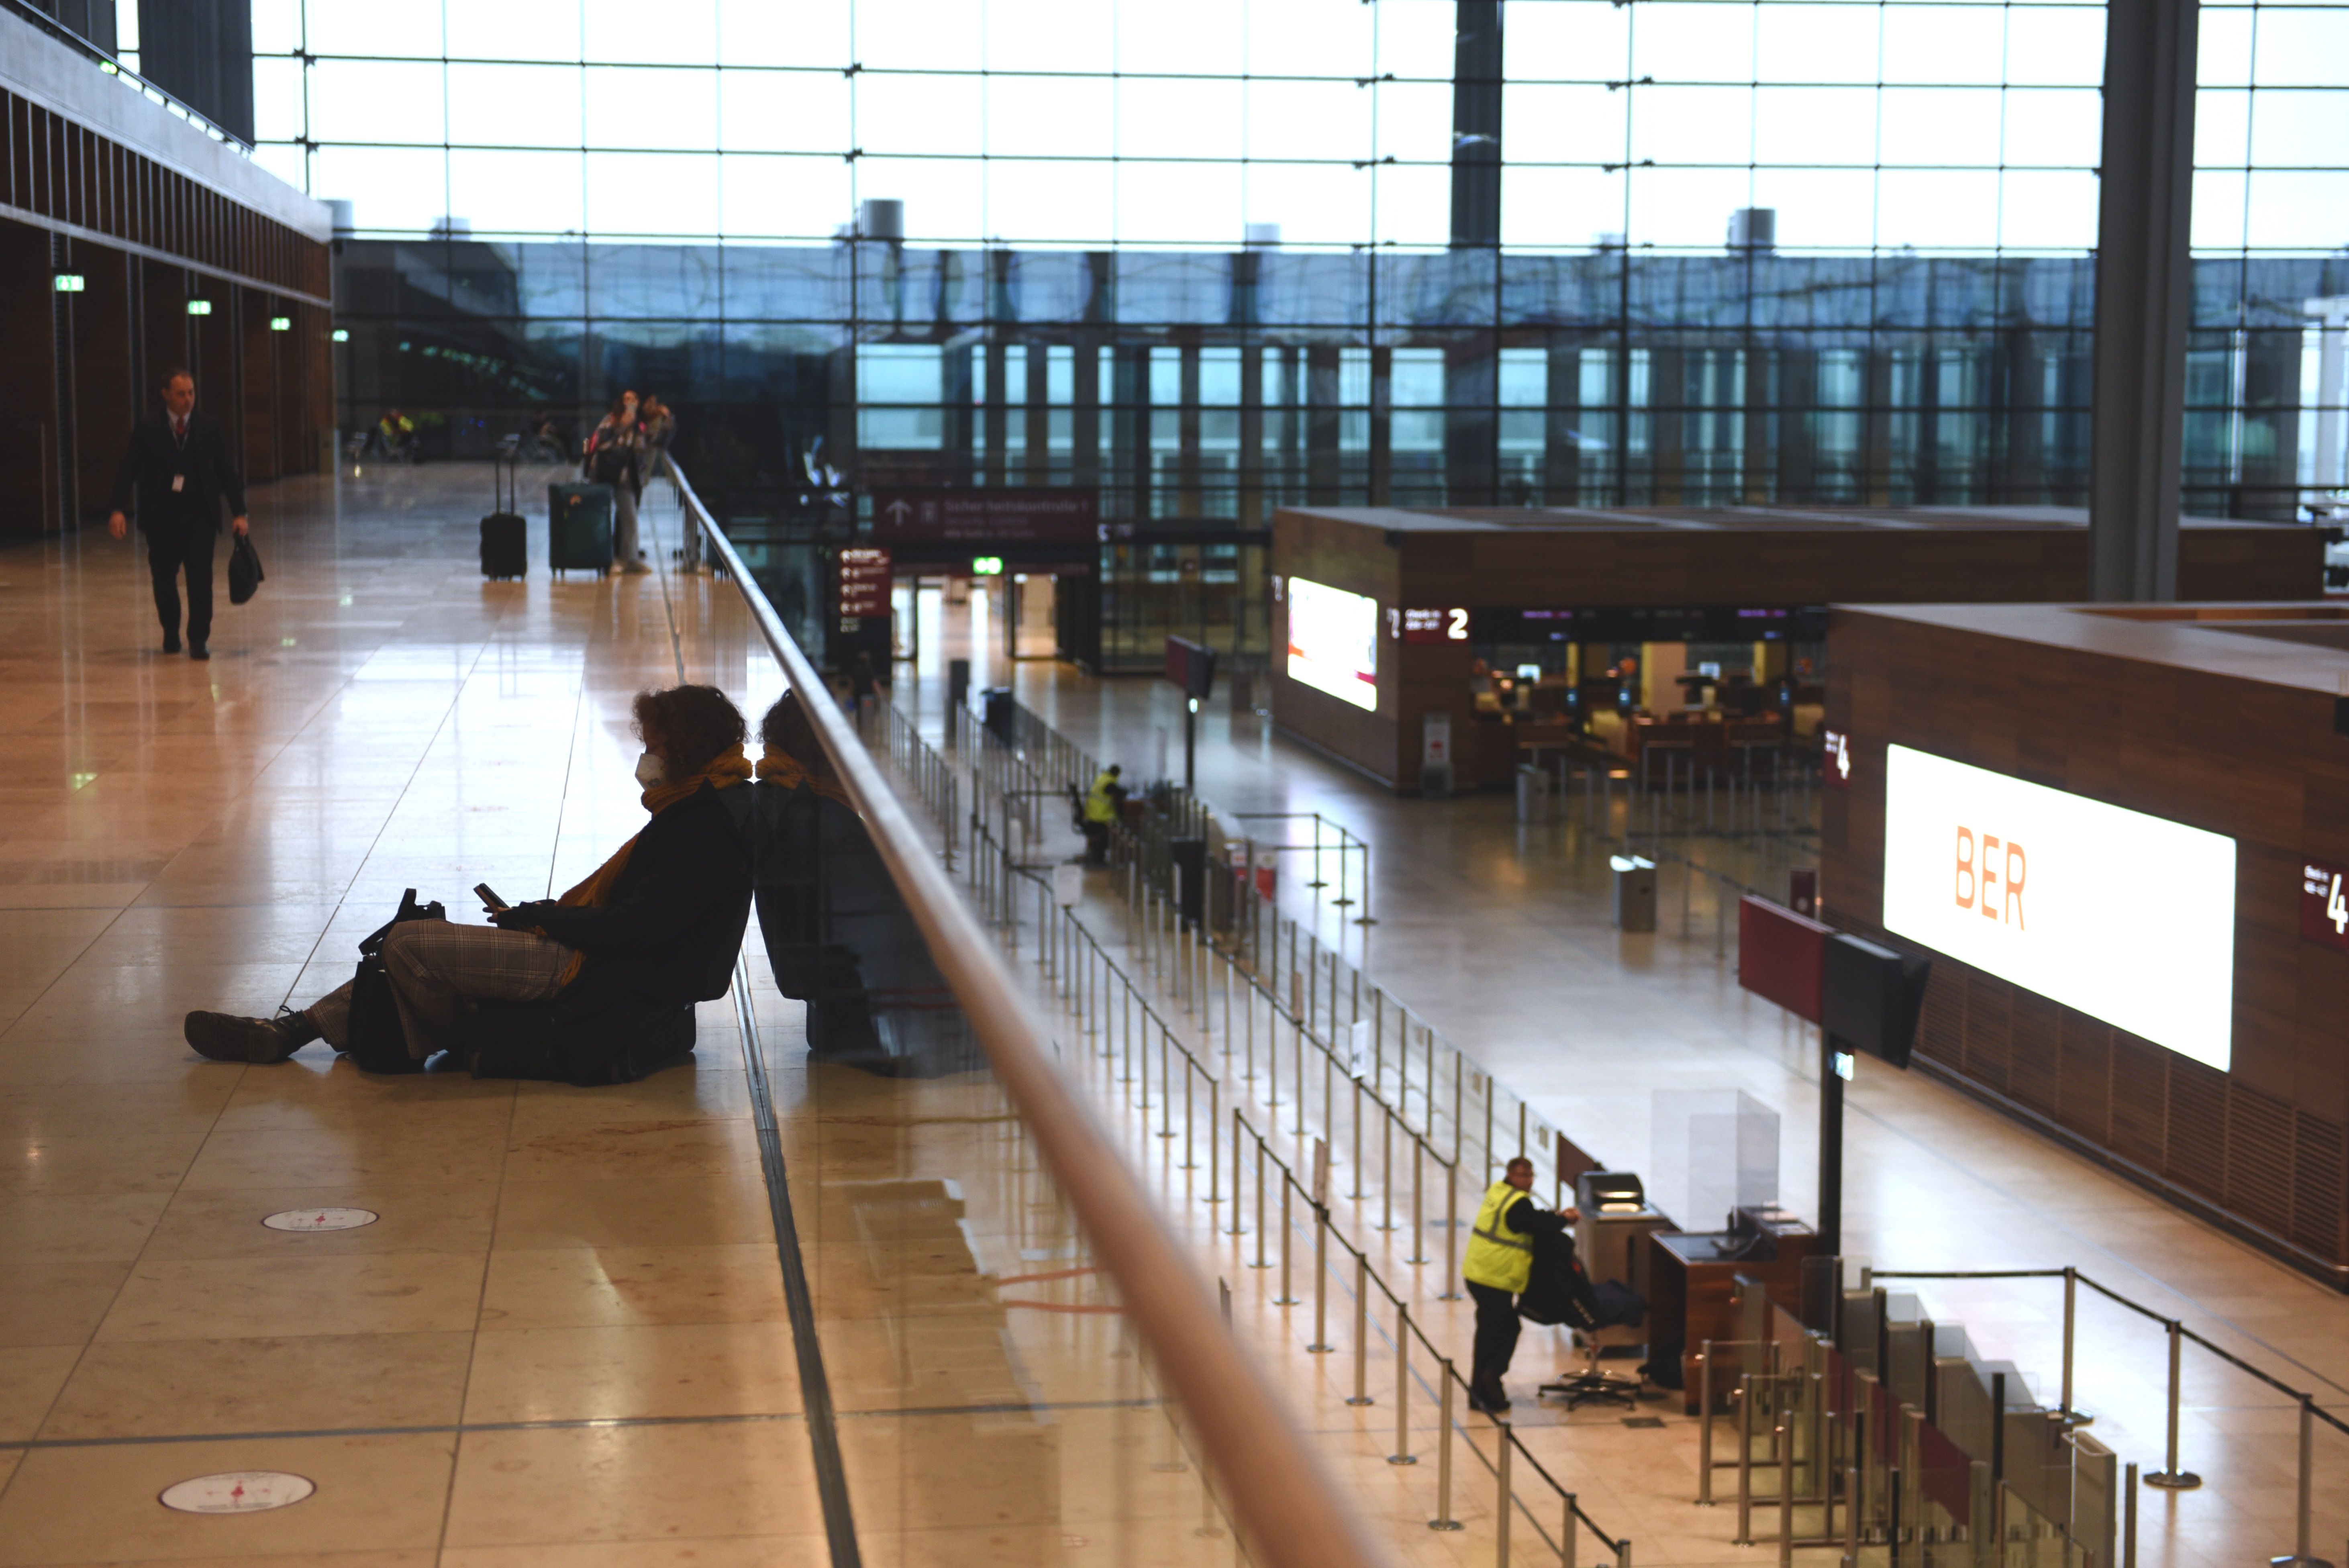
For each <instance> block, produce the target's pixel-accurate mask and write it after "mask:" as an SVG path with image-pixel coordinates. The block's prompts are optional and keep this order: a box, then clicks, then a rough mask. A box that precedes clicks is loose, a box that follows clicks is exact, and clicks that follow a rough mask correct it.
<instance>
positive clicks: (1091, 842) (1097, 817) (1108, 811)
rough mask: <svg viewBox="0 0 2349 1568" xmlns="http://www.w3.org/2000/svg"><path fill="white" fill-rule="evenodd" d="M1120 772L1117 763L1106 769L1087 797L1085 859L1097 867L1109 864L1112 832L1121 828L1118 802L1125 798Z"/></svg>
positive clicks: (1094, 782) (1094, 781)
mask: <svg viewBox="0 0 2349 1568" xmlns="http://www.w3.org/2000/svg"><path fill="white" fill-rule="evenodd" d="M1117 773H1118V770H1117V764H1116V763H1111V764H1110V765H1109V766H1108V767H1105V768H1103V769H1102V771H1101V776H1100V777H1098V778H1096V779H1094V780H1093V787H1092V789H1091V790H1089V791H1088V792H1086V794H1085V816H1084V827H1085V858H1086V859H1087V860H1089V861H1091V862H1092V864H1093V865H1095V866H1106V865H1108V864H1109V830H1110V829H1111V828H1112V827H1113V826H1116V825H1117V808H1118V803H1119V802H1120V801H1122V800H1123V799H1124V798H1125V786H1124V785H1123V784H1119V783H1118V782H1117Z"/></svg>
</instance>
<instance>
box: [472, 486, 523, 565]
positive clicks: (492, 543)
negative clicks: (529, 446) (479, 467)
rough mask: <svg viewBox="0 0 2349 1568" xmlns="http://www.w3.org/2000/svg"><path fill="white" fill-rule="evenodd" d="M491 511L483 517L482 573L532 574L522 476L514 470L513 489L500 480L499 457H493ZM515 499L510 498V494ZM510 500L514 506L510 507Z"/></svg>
mask: <svg viewBox="0 0 2349 1568" xmlns="http://www.w3.org/2000/svg"><path fill="white" fill-rule="evenodd" d="M490 487H491V491H492V496H491V502H490V504H491V506H492V511H491V513H490V514H489V515H488V516H486V517H484V518H482V519H481V576H485V577H524V576H529V575H530V551H529V548H528V545H529V534H528V530H527V528H526V527H525V526H524V524H523V520H522V512H521V506H522V476H521V475H520V474H519V473H516V474H514V476H513V479H512V489H511V490H509V489H508V488H507V486H506V485H505V484H504V483H502V482H501V480H500V477H499V474H498V465H497V460H496V459H494V458H492V459H491V461H490ZM509 496H511V497H512V501H511V502H509V501H508V497H509ZM509 504H511V505H512V506H513V507H514V508H515V510H513V511H511V512H509V511H507V510H506V507H507V506H508V505H509Z"/></svg>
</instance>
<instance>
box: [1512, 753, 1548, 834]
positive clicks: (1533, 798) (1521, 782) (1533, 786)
mask: <svg viewBox="0 0 2349 1568" xmlns="http://www.w3.org/2000/svg"><path fill="white" fill-rule="evenodd" d="M1548 814H1549V775H1548V774H1546V773H1544V772H1542V771H1541V769H1539V768H1537V767H1536V766H1534V764H1533V763H1518V764H1517V820H1518V821H1519V822H1539V821H1540V820H1541V819H1542V818H1543V817H1544V816H1547V815H1548Z"/></svg>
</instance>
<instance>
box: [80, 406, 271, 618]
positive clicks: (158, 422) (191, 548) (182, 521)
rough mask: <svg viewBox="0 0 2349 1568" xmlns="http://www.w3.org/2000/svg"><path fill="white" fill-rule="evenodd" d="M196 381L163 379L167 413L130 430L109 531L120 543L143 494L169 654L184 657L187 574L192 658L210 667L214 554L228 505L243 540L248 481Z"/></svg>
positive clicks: (144, 526)
mask: <svg viewBox="0 0 2349 1568" xmlns="http://www.w3.org/2000/svg"><path fill="white" fill-rule="evenodd" d="M195 410H196V382H195V378H193V377H192V376H190V375H189V374H188V373H187V372H186V371H185V370H174V371H172V372H171V374H170V375H168V376H166V377H164V378H163V411H162V412H161V413H160V414H150V415H148V416H147V417H146V418H145V419H143V420H140V421H139V422H138V423H137V424H136V425H133V426H132V427H131V429H130V445H129V449H128V450H127V451H125V452H123V454H122V468H121V471H120V472H119V473H118V474H117V475H116V476H115V481H114V515H113V516H111V517H109V518H108V519H107V521H106V525H107V528H108V530H109V532H111V533H112V534H113V535H114V536H115V537H116V538H118V539H119V538H121V537H122V536H123V535H124V534H125V533H127V532H128V530H129V524H127V522H126V521H125V519H124V517H123V514H124V513H125V512H126V511H127V510H129V506H130V504H131V492H132V490H133V489H134V488H135V489H136V490H137V492H138V502H139V531H140V533H141V534H144V535H147V564H148V566H149V567H150V568H151V569H152V570H153V572H154V574H155V614H156V615H157V617H159V618H160V619H161V620H162V622H163V651H164V652H166V653H177V652H179V651H180V584H179V576H180V571H181V568H182V567H185V568H186V569H187V574H188V657H189V658H191V659H210V658H211V657H212V653H211V651H210V650H209V649H206V648H205V647H204V642H205V639H208V638H209V637H211V636H212V551H213V549H214V547H215V546H216V545H218V543H219V539H220V519H221V498H222V497H223V496H225V497H227V499H228V504H229V510H230V512H231V514H233V515H232V516H231V517H230V520H229V525H230V526H231V527H233V528H234V529H235V530H236V532H237V536H238V537H239V538H242V537H243V536H244V534H245V530H246V523H245V520H244V481H243V478H242V477H240V476H239V475H238V473H237V472H236V464H235V463H234V462H231V461H230V459H229V454H228V437H227V435H226V434H225V433H224V432H223V431H222V430H221V426H220V421H218V420H215V419H212V418H209V417H207V416H206V415H203V414H200V413H198V412H196V411H195Z"/></svg>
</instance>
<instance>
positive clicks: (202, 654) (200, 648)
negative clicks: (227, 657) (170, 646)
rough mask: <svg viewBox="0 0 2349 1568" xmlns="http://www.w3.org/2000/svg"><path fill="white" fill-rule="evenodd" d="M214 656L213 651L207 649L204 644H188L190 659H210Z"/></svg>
mask: <svg viewBox="0 0 2349 1568" xmlns="http://www.w3.org/2000/svg"><path fill="white" fill-rule="evenodd" d="M188 657H189V658H190V659H210V658H211V657H212V649H209V648H206V647H205V646H204V645H203V644H202V643H201V642H190V643H189V644H188Z"/></svg>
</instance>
